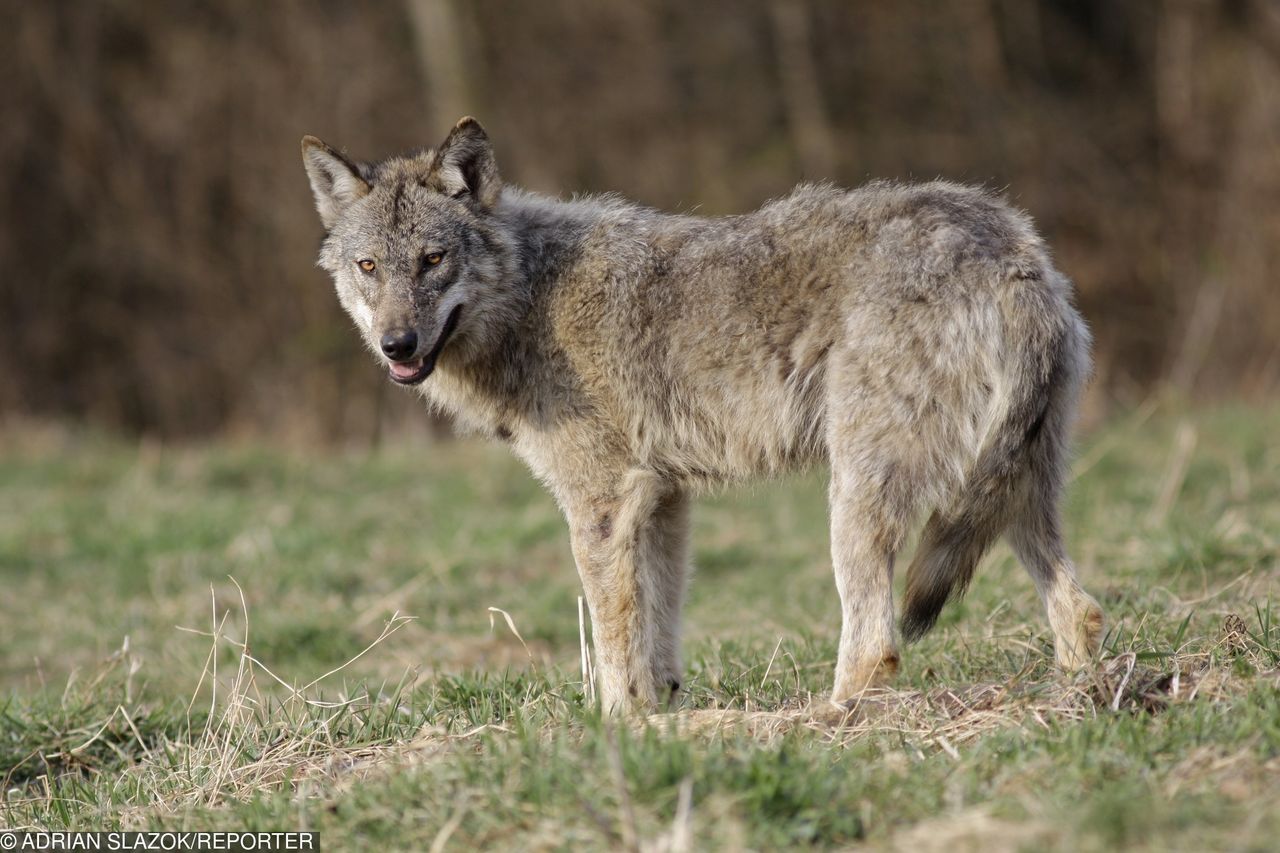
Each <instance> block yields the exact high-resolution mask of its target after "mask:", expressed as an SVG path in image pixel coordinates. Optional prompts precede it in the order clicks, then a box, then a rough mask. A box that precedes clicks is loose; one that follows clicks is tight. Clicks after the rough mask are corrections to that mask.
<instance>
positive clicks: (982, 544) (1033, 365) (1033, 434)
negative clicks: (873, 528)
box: [902, 287, 1087, 642]
mask: <svg viewBox="0 0 1280 853" xmlns="http://www.w3.org/2000/svg"><path fill="white" fill-rule="evenodd" d="M1010 297H1011V299H1012V305H1011V306H1010V308H1009V310H1007V311H1006V312H1004V313H1005V317H1006V327H1007V332H1006V340H1005V347H1006V351H1005V352H1004V353H1003V358H1002V361H1003V363H1004V365H1005V370H1006V373H1005V379H1006V382H1007V385H1006V388H1007V389H1008V390H1007V393H1006V394H1005V395H1004V396H1003V400H1002V401H1001V409H1002V411H1001V412H999V413H997V414H996V416H995V417H994V418H993V419H992V424H993V425H992V426H991V427H990V429H989V431H988V434H987V437H986V440H985V442H984V443H983V445H982V449H981V450H980V451H979V453H978V455H977V459H976V461H975V463H974V465H973V466H972V468H971V469H970V473H969V475H968V477H967V478H966V480H965V482H964V483H963V485H961V486H960V488H959V489H958V490H957V493H956V495H955V497H954V498H953V499H952V500H951V501H950V503H949V505H948V506H945V507H939V508H938V509H936V510H935V511H934V512H933V514H932V515H931V516H930V517H929V520H928V521H927V522H926V523H925V527H924V530H923V532H922V533H921V536H920V544H919V546H918V547H917V548H916V553H915V557H914V559H913V560H912V562H911V566H910V567H909V568H908V569H907V590H906V600H905V603H904V606H903V615H902V635H903V638H904V639H905V640H906V641H907V642H913V641H915V640H918V639H920V638H921V637H923V636H924V635H925V634H926V633H928V632H929V629H931V628H932V627H933V625H934V623H935V622H936V621H937V619H938V614H939V613H940V612H941V611H942V608H943V606H944V605H945V604H946V603H947V601H948V600H949V599H950V598H952V597H953V596H959V595H962V594H963V593H964V590H965V589H966V588H967V587H968V585H969V581H970V580H972V578H973V573H974V570H975V569H976V568H977V565H978V561H979V560H981V559H982V556H983V554H985V553H986V552H987V550H988V549H989V548H990V547H991V544H992V543H993V542H994V541H995V539H996V537H998V536H999V535H1000V534H1001V533H1002V532H1003V531H1004V529H1005V527H1006V526H1007V525H1008V523H1009V519H1010V516H1011V509H1012V504H1013V501H1014V500H1015V498H1016V495H1017V493H1018V491H1019V487H1020V486H1021V485H1022V483H1023V481H1024V477H1025V476H1026V469H1027V461H1028V459H1029V457H1028V453H1029V452H1030V451H1031V450H1032V448H1033V446H1034V444H1035V443H1036V442H1037V440H1039V439H1040V437H1041V436H1040V433H1041V431H1042V429H1043V428H1044V426H1045V417H1046V414H1047V413H1048V411H1049V406H1050V404H1051V403H1052V402H1053V400H1054V397H1055V395H1066V394H1072V396H1073V392H1074V388H1068V387H1064V386H1068V385H1074V382H1075V381H1076V377H1075V375H1074V374H1075V373H1076V371H1075V369H1074V362H1073V359H1075V357H1076V353H1077V352H1078V351H1080V350H1081V348H1083V347H1087V344H1084V343H1083V341H1082V339H1081V337H1080V336H1082V335H1084V334H1086V333H1085V332H1083V330H1082V329H1079V330H1078V329H1077V327H1076V324H1075V322H1074V321H1073V315H1072V314H1071V313H1068V314H1067V315H1066V316H1063V313H1062V309H1061V306H1060V305H1051V304H1046V302H1047V301H1049V300H1052V295H1051V294H1050V293H1047V292H1045V291H1042V290H1038V289H1033V288H1030V287H1028V288H1025V289H1023V290H1021V291H1020V292H1018V293H1016V294H1010ZM1055 309H1056V310H1055ZM1047 311H1048V312H1052V313H1048V314H1046V312H1047ZM1067 311H1068V312H1070V311H1071V309H1070V308H1067ZM1046 316H1049V317H1055V319H1059V320H1060V322H1051V323H1047V324H1046V323H1044V319H1045V317H1046ZM1036 320H1039V322H1038V323H1037V322H1036ZM1020 326H1021V327H1020Z"/></svg>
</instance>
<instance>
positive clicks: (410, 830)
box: [0, 403, 1280, 853]
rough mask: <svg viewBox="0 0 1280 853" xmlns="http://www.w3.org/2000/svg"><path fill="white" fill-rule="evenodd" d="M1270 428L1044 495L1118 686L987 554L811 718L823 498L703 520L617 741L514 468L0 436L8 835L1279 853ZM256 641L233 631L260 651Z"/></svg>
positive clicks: (1217, 435)
mask: <svg viewBox="0 0 1280 853" xmlns="http://www.w3.org/2000/svg"><path fill="white" fill-rule="evenodd" d="M1277 436H1280V410H1276V409H1274V408H1269V409H1260V408H1245V407H1239V406H1237V407H1224V408H1216V409H1213V410H1205V411H1199V410H1188V409H1185V408H1183V407H1180V406H1177V405H1174V404H1171V403H1158V404H1157V403H1152V404H1148V405H1146V406H1143V407H1141V408H1139V409H1136V410H1134V411H1132V412H1130V413H1128V414H1127V415H1123V416H1120V417H1117V418H1115V419H1114V420H1113V421H1112V422H1111V423H1110V424H1109V425H1107V426H1105V427H1102V428H1098V429H1095V430H1092V431H1090V432H1088V433H1087V434H1085V435H1084V436H1083V438H1082V441H1081V446H1080V452H1079V454H1078V458H1077V460H1076V464H1075V479H1074V482H1073V485H1072V488H1071V492H1070V498H1069V502H1068V506H1067V515H1068V526H1069V535H1070V541H1071V545H1072V549H1073V553H1074V554H1075V556H1076V559H1077V561H1078V563H1079V564H1080V568H1081V572H1082V575H1083V580H1084V583H1085V586H1086V587H1087V588H1088V589H1089V590H1090V591H1091V592H1092V593H1093V594H1094V595H1095V596H1096V597H1097V598H1098V599H1099V601H1100V602H1101V603H1102V605H1103V607H1104V608H1105V609H1106V611H1107V615H1108V620H1109V621H1108V633H1107V638H1106V642H1105V652H1104V656H1103V659H1102V660H1101V662H1100V663H1099V665H1098V667H1097V668H1096V669H1093V670H1091V671H1089V672H1086V673H1083V674H1080V675H1078V676H1076V677H1074V678H1071V677H1067V676H1064V675H1062V674H1061V673H1058V672H1056V671H1054V669H1053V668H1052V666H1051V657H1052V654H1051V653H1052V650H1051V646H1050V636H1049V633H1048V628H1047V626H1046V623H1045V619H1044V616H1043V614H1042V612H1041V610H1040V606H1039V603H1038V601H1037V599H1036V597H1035V593H1034V591H1033V589H1032V587H1031V584H1030V582H1029V581H1028V579H1027V577H1026V576H1025V575H1024V574H1023V573H1022V571H1021V569H1020V568H1018V566H1017V565H1016V564H1015V563H1014V561H1013V559H1012V557H1011V556H1010V554H1009V552H1008V550H1007V549H1006V548H1004V547H1003V546H1002V547H1001V548H999V549H998V550H997V551H996V552H995V553H993V554H992V555H991V556H989V557H988V558H987V559H986V561H985V562H984V563H983V566H982V568H981V569H980V571H979V574H978V577H977V579H976V581H975V582H974V584H973V587H972V589H971V590H970V591H969V594H968V597H967V598H966V599H965V600H964V601H963V602H962V603H960V604H958V605H952V606H950V607H949V608H948V609H947V610H946V611H945V613H944V616H943V619H942V620H941V622H940V624H939V626H938V628H937V629H936V630H935V631H934V632H933V633H932V634H931V635H929V636H928V637H927V638H926V639H925V640H924V641H922V642H921V643H919V644H917V645H914V646H911V647H908V648H906V649H905V650H904V654H903V660H902V671H901V674H900V677H899V680H898V682H897V684H896V685H895V689H894V690H892V691H887V692H885V693H882V694H878V695H875V696H869V697H867V701H866V702H864V703H863V704H862V705H861V706H860V707H858V708H856V709H855V710H854V711H853V712H852V713H851V714H849V715H848V716H847V718H845V719H837V718H835V717H834V716H833V715H832V714H830V713H829V712H826V711H825V710H824V706H823V694H824V693H825V692H826V691H827V690H828V689H829V688H830V683H831V679H832V677H833V666H834V660H835V644H836V640H837V636H838V630H839V621H838V620H839V608H838V605H837V601H836V597H835V589H834V584H833V581H832V578H831V574H830V568H829V559H828V550H827V525H826V518H825V502H824V497H823V494H824V478H823V476H822V475H821V474H820V473H815V474H814V475H812V476H809V477H805V478H800V479H794V480H788V481H783V482H779V483H769V484H761V485H758V486H756V487H755V488H753V489H751V490H743V491H733V492H730V493H728V494H726V495H723V496H720V497H716V498H712V499H708V500H705V501H702V502H701V503H700V504H699V505H698V507H697V509H696V514H695V531H696V533H695V543H696V562H697V565H698V569H697V575H696V578H695V580H694V583H693V585H692V588H691V594H690V602H689V608H688V622H687V632H686V635H687V667H686V684H687V688H688V692H687V695H686V696H685V698H684V699H683V700H682V702H681V704H680V706H679V707H678V708H677V709H675V710H674V711H673V712H672V713H669V714H663V715H654V716H653V717H651V718H649V719H646V720H637V719H627V720H621V721H614V720H608V719H601V718H600V716H599V715H598V713H597V711H596V709H595V708H593V707H592V706H591V705H590V704H589V703H588V702H586V701H585V698H584V691H583V684H582V682H583V675H582V662H581V647H580V630H581V629H582V626H581V625H580V622H579V615H578V599H577V596H578V590H577V584H576V577H575V573H574V570H573V565H572V561H571V558H570V554H569V549H568V544H567V535H566V532H565V528H564V525H563V522H562V521H561V519H560V518H559V515H558V513H557V511H556V508H555V506H554V504H553V503H552V501H551V500H550V498H549V497H547V496H546V495H545V494H544V493H543V492H542V491H541V489H540V488H539V487H538V485H537V484H536V483H535V482H534V481H533V480H532V479H531V478H530V477H529V476H528V475H527V474H526V473H525V472H524V470H523V469H522V468H521V467H520V466H519V465H518V463H516V462H515V461H514V460H512V459H510V458H509V457H508V455H507V454H506V453H505V451H503V450H502V449H501V448H498V447H489V446H484V445H479V444H474V443H470V442H466V441H463V442H459V443H454V444H423V445H412V446H411V445H398V446H395V447H385V448H382V449H379V450H376V451H368V450H361V451H354V450H345V451H339V450H322V449H311V450H306V451H304V450H300V449H297V448H292V449H290V448H279V447H275V448H273V447H269V446H263V445H244V444H228V443H222V444H215V445H209V446H198V447H168V446H159V445H154V444H143V445H141V446H137V445H131V444H126V443H123V442H120V441H117V440H112V439H107V438H103V437H100V436H94V435H86V434H83V433H79V432H74V431H68V430H66V429H46V428H31V427H26V428H12V429H9V430H8V431H7V432H6V433H5V434H4V435H3V437H2V438H0V584H3V587H2V588H3V594H2V595H0V625H2V626H3V628H2V629H0V638H2V642H0V777H2V781H3V793H2V795H0V797H2V799H0V827H3V826H7V827H26V828H54V829H61V828H80V829H103V828H223V829H232V828H237V829H238V828H246V827H247V828H254V829H297V828H309V829H317V830H319V831H320V832H321V834H322V835H321V839H322V844H323V845H324V846H325V847H326V848H327V849H330V850H334V849H350V848H367V849H386V848H388V847H393V848H418V849H435V850H439V849H469V848H473V847H484V848H498V849H505V848H519V849H592V848H600V849H604V848H609V849H617V848H619V847H623V848H627V849H637V850H638V849H644V850H659V849H666V850H680V849H687V850H701V849H709V848H721V849H776V848H779V847H783V846H787V845H797V844H802V845H808V846H815V847H820V848H830V847H849V846H858V845H868V846H870V847H872V848H898V849H911V850H929V849H940V850H941V849H945V850H948V851H950V853H954V851H959V850H965V849H971V848H972V849H977V848H981V849H983V850H1001V849H1010V850H1014V849H1026V848H1038V849H1058V850H1082V849H1083V850H1088V849H1097V850H1101V849H1113V848H1115V847H1117V846H1127V847H1131V848H1136V849H1151V850H1164V849H1171V848H1180V849H1188V850H1190V849H1196V850H1200V849H1226V848H1230V849H1265V848H1272V846H1273V845H1274V843H1275V839H1276V838H1278V837H1280V806H1277V805H1276V804H1277V803H1278V802H1280V625H1278V624H1277V622H1278V621H1280V612H1278V611H1280V606H1278V605H1280V603H1278V602H1277V601H1276V600H1275V599H1276V593H1277V590H1278V589H1280V587H1278V586H1277V580H1278V579H1280V557H1278V556H1277V552H1278V542H1280V440H1277ZM246 638H247V639H246Z"/></svg>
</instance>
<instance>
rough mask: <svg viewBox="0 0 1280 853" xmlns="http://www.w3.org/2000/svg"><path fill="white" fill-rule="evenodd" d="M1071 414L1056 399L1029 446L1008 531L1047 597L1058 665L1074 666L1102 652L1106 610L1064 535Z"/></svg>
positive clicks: (1012, 544)
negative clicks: (1022, 489)
mask: <svg viewBox="0 0 1280 853" xmlns="http://www.w3.org/2000/svg"><path fill="white" fill-rule="evenodd" d="M1066 420H1067V418H1066V407H1065V406H1063V405H1062V402H1061V400H1055V401H1054V404H1052V405H1051V406H1050V409H1049V412H1048V414H1047V417H1046V419H1045V424H1044V428H1043V429H1042V430H1041V433H1040V435H1039V436H1038V437H1037V439H1036V440H1035V442H1033V443H1032V444H1031V446H1030V447H1029V448H1028V451H1029V453H1028V465H1027V469H1028V470H1027V480H1026V493H1025V496H1024V499H1023V500H1020V501H1017V502H1016V503H1015V508H1014V515H1013V518H1012V522H1011V524H1010V525H1009V528H1008V531H1007V533H1006V536H1007V538H1008V541H1009V544H1010V545H1011V546H1012V547H1013V550H1014V553H1015V554H1017V555H1018V559H1019V560H1020V561H1021V562H1022V565H1023V566H1024V567H1025V568H1026V570H1027V573H1028V574H1029V575H1031V580H1032V581H1033V582H1034V583H1035V585H1036V591H1037V592H1038V593H1039V594H1040V600H1041V601H1043V602H1044V606H1045V610H1046V611H1047V612H1048V616H1049V627H1050V628H1051V629H1052V631H1053V641H1054V656H1055V657H1056V659H1057V662H1058V665H1059V666H1061V667H1062V668H1063V669H1065V670H1067V671H1072V670H1076V669H1079V668H1080V667H1082V666H1084V665H1085V664H1086V663H1088V662H1089V661H1091V660H1092V659H1093V658H1094V657H1096V656H1097V654H1098V647H1099V645H1100V643H1101V640H1102V630H1103V615H1102V608H1101V607H1099V606H1098V602H1096V601H1094V599H1093V597H1092V596H1090V595H1089V594H1088V593H1087V592H1085V591H1084V589H1083V588H1082V587H1081V586H1080V582H1079V580H1077V578H1076V567H1075V565H1074V564H1073V563H1072V562H1071V558H1070V557H1068V556H1067V549H1066V546H1065V545H1064V544H1063V541H1062V521H1061V515H1060V511H1059V508H1058V502H1059V499H1060V497H1061V494H1062V486H1063V482H1064V480H1065V478H1066V464H1065V458H1066V448H1065V432H1066V426H1067V424H1066Z"/></svg>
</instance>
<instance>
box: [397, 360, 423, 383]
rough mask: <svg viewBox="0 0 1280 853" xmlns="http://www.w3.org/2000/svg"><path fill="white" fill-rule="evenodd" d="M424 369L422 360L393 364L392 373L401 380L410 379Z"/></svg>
mask: <svg viewBox="0 0 1280 853" xmlns="http://www.w3.org/2000/svg"><path fill="white" fill-rule="evenodd" d="M421 369H422V359H418V360H417V361H406V362H393V363H392V364H391V372H392V373H394V374H395V375H396V376H399V377H400V378H401V379H408V378H409V377H410V376H412V375H413V374H415V373H417V372H418V371H419V370H421Z"/></svg>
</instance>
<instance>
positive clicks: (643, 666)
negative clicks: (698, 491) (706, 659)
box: [567, 469, 688, 713]
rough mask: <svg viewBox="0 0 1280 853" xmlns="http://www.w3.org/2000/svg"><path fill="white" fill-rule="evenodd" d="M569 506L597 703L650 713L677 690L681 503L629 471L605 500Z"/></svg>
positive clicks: (651, 479)
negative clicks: (592, 652) (588, 620)
mask: <svg viewBox="0 0 1280 853" xmlns="http://www.w3.org/2000/svg"><path fill="white" fill-rule="evenodd" d="M569 503H570V506H568V507H567V510H568V516H569V525H570V529H571V532H572V538H573V554H574V559H575V560H576V562H577V564H578V574H579V575H580V576H581V578H582V585H583V589H584V591H585V593H586V597H587V604H588V605H589V607H590V609H591V629H592V634H593V636H594V639H595V669H596V682H597V684H598V685H599V688H600V701H601V703H602V704H603V705H604V707H605V709H606V710H607V711H609V712H611V713H616V712H618V711H621V710H625V709H628V708H635V709H638V710H644V709H648V708H652V707H655V706H657V705H658V704H659V703H660V702H662V701H663V700H664V699H665V698H666V697H667V696H668V695H669V694H670V693H671V692H673V691H674V690H675V689H677V688H678V687H679V683H680V610H681V605H682V603H683V598H684V585H685V577H686V574H687V571H686V570H687V565H688V502H687V499H686V497H685V495H684V494H683V493H682V492H681V491H680V490H679V489H678V488H676V487H675V486H673V485H672V484H670V483H667V482H666V481H664V480H663V479H661V478H660V477H658V476H657V475H656V474H654V473H652V472H650V471H644V470H639V469H633V470H630V471H628V472H627V473H626V474H625V475H624V476H622V477H621V478H620V481H619V482H618V483H617V485H616V487H615V489H613V490H610V493H609V494H607V495H596V496H593V497H587V496H585V495H584V496H582V498H581V499H579V500H573V501H570V502H569Z"/></svg>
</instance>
